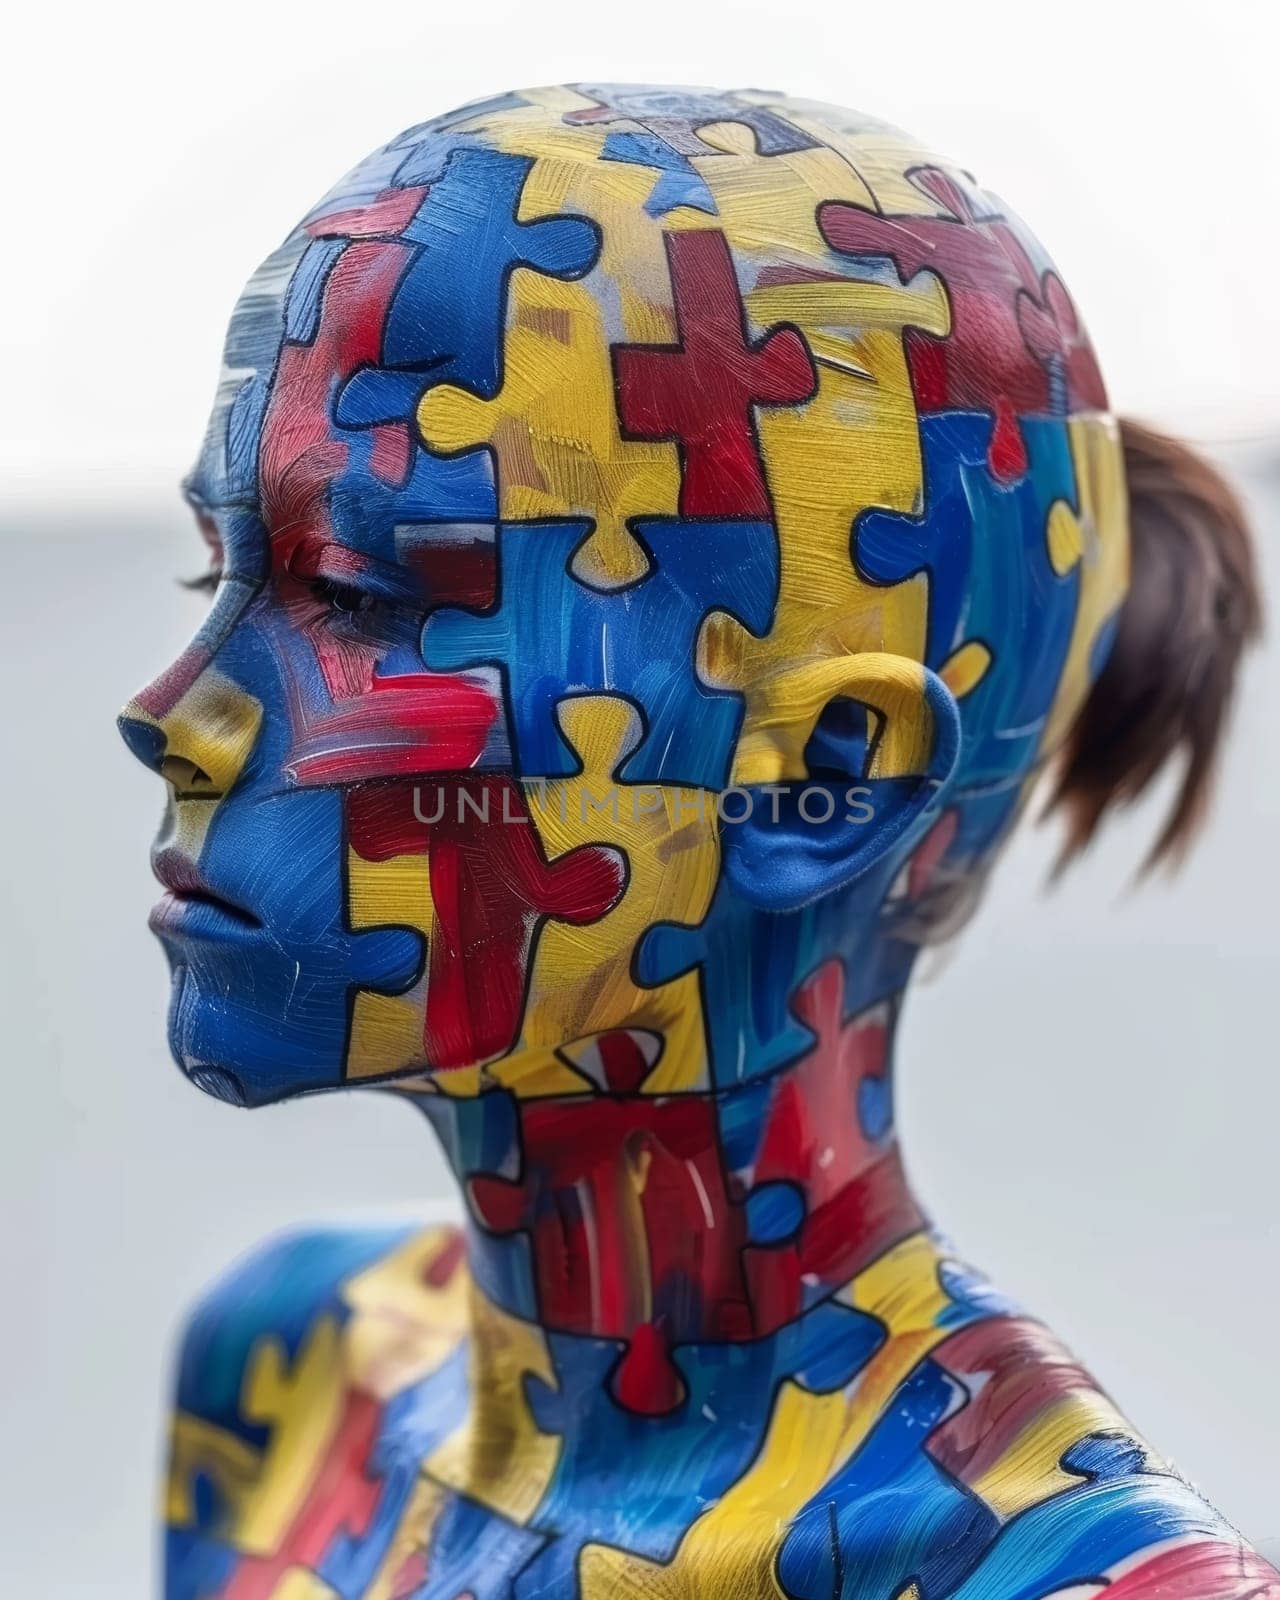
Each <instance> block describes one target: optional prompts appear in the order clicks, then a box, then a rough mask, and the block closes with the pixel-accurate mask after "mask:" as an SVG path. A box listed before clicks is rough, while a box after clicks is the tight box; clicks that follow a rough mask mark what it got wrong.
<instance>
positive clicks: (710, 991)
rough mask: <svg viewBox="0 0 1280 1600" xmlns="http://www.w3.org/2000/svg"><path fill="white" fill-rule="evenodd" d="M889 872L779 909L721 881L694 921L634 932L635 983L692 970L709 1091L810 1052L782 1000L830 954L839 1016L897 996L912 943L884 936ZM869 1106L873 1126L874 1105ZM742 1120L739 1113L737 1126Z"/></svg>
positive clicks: (913, 951) (880, 869) (891, 864)
mask: <svg viewBox="0 0 1280 1600" xmlns="http://www.w3.org/2000/svg"><path fill="white" fill-rule="evenodd" d="M897 871H898V864H897V862H896V860H895V858H894V857H892V856H889V857H888V858H887V859H886V860H885V862H884V863H882V864H880V865H877V866H875V867H873V868H872V869H871V870H870V871H868V872H867V873H866V874H865V875H864V876H863V877H861V878H859V879H858V880H857V881H856V882H854V883H853V884H851V885H849V887H848V888H846V889H843V890H840V891H838V892H837V893H835V894H832V895H829V896H828V897H827V898H826V899H824V900H818V901H815V902H813V903H812V904H810V905H807V906H804V907H803V908H802V909H801V910H800V911H798V912H794V913H785V914H783V913H776V912H769V911H758V910H755V909H753V908H752V907H749V906H746V905H744V904H743V902H742V901H741V900H740V899H739V898H738V897H737V896H736V895H735V894H734V893H733V891H732V888H731V887H730V886H729V885H728V884H727V883H726V882H725V881H724V880H723V879H722V880H721V882H720V884H719V885H718V887H717V889H716V896H715V899H714V900H713V901H712V903H711V910H710V911H709V912H708V913H707V916H706V918H705V919H704V920H703V922H702V923H701V924H700V925H699V926H698V927H696V928H686V927H681V926H677V925H675V924H673V923H661V922H660V923H657V924H656V925H655V926H654V927H652V928H650V929H649V930H648V932H647V933H646V934H645V935H644V936H643V938H642V939H641V941H640V945H639V948H638V952H637V973H638V977H639V981H640V982H641V983H643V984H647V985H655V986H656V985H659V984H663V983H669V982H670V981H671V980H672V979H674V978H676V977H678V976H680V975H681V974H682V973H684V972H688V971H691V970H693V969H695V968H698V969H700V973H701V982H702V986H703V991H704V993H705V995H706V1003H705V1006H704V1013H705V1015H706V1018H707V1023H708V1027H709V1030H710V1046H711V1074H712V1081H713V1083H714V1085H715V1087H716V1088H717V1089H726V1088H732V1087H734V1086H736V1085H739V1084H743V1083H748V1082H750V1081H752V1080H753V1079H760V1078H764V1077H767V1076H768V1075H770V1074H771V1073H773V1072H776V1071H777V1070H778V1069H779V1068H781V1067H785V1066H786V1065H788V1063H790V1062H792V1061H794V1060H796V1058H797V1057H799V1056H801V1055H803V1054H804V1053H805V1052H806V1051H808V1050H810V1049H812V1048H813V1045H814V1043H815V1042H816V1041H815V1039H814V1036H813V1034H812V1032H811V1030H810V1029H808V1028H807V1027H805V1026H804V1025H803V1024H802V1023H801V1022H799V1021H798V1020H797V1018H796V1017H795V1015H794V1013H793V1012H792V1010H791V996H792V995H793V994H794V993H795V991H796V989H797V988H798V987H799V985H800V984H801V983H802V982H803V981H804V979H805V978H807V977H808V976H809V974H810V973H812V972H813V971H814V970H815V969H816V968H817V967H818V965H819V964H820V963H821V962H822V961H823V960H826V959H828V958H829V957H830V956H832V955H836V956H839V957H840V959H841V960H842V961H843V962H844V968H845V992H844V1009H845V1016H846V1018H848V1017H852V1016H855V1015H856V1014H857V1013H858V1012H860V1011H865V1010H866V1009H867V1007H868V1006H872V1005H875V1004H876V1003H877V1002H878V1001H880V1000H886V999H889V998H890V997H891V996H893V995H896V994H898V993H900V992H901V990H902V989H903V988H904V987H905V985H906V982H907V978H908V977H909V976H910V972H911V967H912V964H913V963H914V961H915V959H916V956H917V954H918V953H919V946H918V944H917V943H915V942H913V941H911V940H906V939H903V940H897V939H894V938H893V937H892V936H891V935H892V920H893V917H894V915H895V913H894V911H893V909H892V907H891V906H890V907H886V906H885V905H884V900H885V896H886V895H887V894H888V892H889V888H890V885H891V882H892V880H893V878H894V877H896V875H897ZM869 1111H870V1115H871V1120H872V1122H874V1121H875V1117H876V1112H875V1108H874V1107H869ZM749 1116H750V1114H749V1113H748V1112H746V1111H744V1112H743V1126H744V1128H745V1127H749V1125H750V1123H749ZM726 1137H728V1138H730V1139H732V1138H733V1137H734V1135H733V1131H732V1129H730V1130H727V1132H726ZM730 1164H731V1165H732V1162H731V1163H730Z"/></svg>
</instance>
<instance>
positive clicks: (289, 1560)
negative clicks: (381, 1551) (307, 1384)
mask: <svg viewBox="0 0 1280 1600" xmlns="http://www.w3.org/2000/svg"><path fill="white" fill-rule="evenodd" d="M381 1415H382V1407H381V1406H380V1405H379V1403H378V1401H377V1400H375V1399H374V1398H373V1396H372V1395H368V1394H363V1393H361V1392H359V1391H358V1390H354V1389H350V1390H348V1391H347V1395H346V1399H345V1401H344V1403H343V1411H342V1419H341V1421H340V1423H339V1425H338V1430H337V1432H336V1433H335V1435H334V1437H333V1440H332V1441H331V1443H330V1445H329V1448H328V1451H327V1452H326V1454H325V1457H324V1460H323V1461H322V1462H321V1464H320V1470H319V1472H318V1473H317V1474H316V1477H315V1480H314V1482H313V1483H312V1484H311V1487H310V1488H309V1489H308V1490H307V1496H306V1499H305V1500H304V1501H303V1503H302V1505H301V1506H300V1507H299V1508H298V1512H297V1515H296V1516H295V1517H294V1519H293V1521H292V1523H291V1524H290V1526H289V1528H288V1531H287V1532H286V1533H285V1535H284V1538H283V1539H282V1540H281V1542H280V1547H279V1549H278V1550H275V1551H273V1552H272V1553H271V1555H269V1556H244V1557H242V1558H241V1560H240V1562H239V1564H238V1565H237V1567H236V1569H235V1571H234V1573H233V1574H232V1575H231V1578H230V1580H229V1581H228V1583H227V1585H226V1587H225V1588H224V1589H222V1590H221V1596H222V1600H270V1597H271V1596H272V1595H273V1594H275V1593H276V1585H277V1584H278V1583H279V1581H280V1579H281V1578H282V1577H283V1576H284V1574H285V1573H286V1572H287V1571H288V1570H289V1568H290V1567H295V1566H297V1567H304V1568H312V1569H314V1568H315V1567H317V1566H319V1564H320V1562H321V1560H322V1559H323V1557H324V1554H325V1552H326V1551H327V1550H328V1548H329V1546H330V1545H331V1544H332V1542H333V1540H334V1539H335V1538H336V1537H337V1536H338V1535H339V1534H340V1533H345V1534H347V1535H348V1536H349V1537H351V1538H355V1539H358V1538H359V1537H360V1536H361V1535H362V1534H365V1533H367V1532H368V1530H369V1525H370V1523H371V1522H372V1520H373V1514H374V1511H375V1510H376V1509H377V1504H378V1495H379V1493H380V1486H379V1484H378V1483H376V1482H375V1481H374V1480H373V1479H371V1478H370V1477H368V1476H367V1467H368V1462H369V1455H370V1452H371V1451H372V1449H373V1445H374V1441H375V1440H376V1438H377V1435H378V1424H379V1421H380V1419H381Z"/></svg>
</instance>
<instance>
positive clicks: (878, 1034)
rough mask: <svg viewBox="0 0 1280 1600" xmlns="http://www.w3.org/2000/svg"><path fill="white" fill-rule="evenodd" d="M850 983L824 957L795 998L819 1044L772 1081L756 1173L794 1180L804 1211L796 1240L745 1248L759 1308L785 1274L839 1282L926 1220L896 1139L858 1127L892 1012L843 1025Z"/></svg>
mask: <svg viewBox="0 0 1280 1600" xmlns="http://www.w3.org/2000/svg"><path fill="white" fill-rule="evenodd" d="M844 985H845V974H844V964H843V963H842V962H841V961H839V960H838V959H837V960H833V961H828V962H825V963H824V964H823V965H822V966H821V967H819V968H818V970H817V971H816V972H815V973H814V974H813V975H812V976H811V977H810V978H809V979H807V980H806V982H805V983H804V984H803V985H802V987H801V988H800V990H799V991H798V993H797V995H796V997H795V1000H794V1001H793V1009H794V1011H795V1014H796V1016H797V1017H799V1019H800V1020H801V1021H802V1022H803V1023H804V1024H805V1025H806V1026H807V1027H809V1028H810V1029H812V1031H813V1032H814V1033H815V1034H816V1035H817V1043H816V1044H815V1045H814V1047H813V1049H812V1050H811V1051H809V1053H808V1054H807V1055H805V1056H803V1057H802V1058H801V1059H800V1060H799V1061H798V1062H796V1064H795V1065H794V1066H791V1067H788V1068H787V1069H786V1070H785V1071H784V1072H782V1073H780V1074H779V1075H778V1077H777V1079H776V1080H775V1083H774V1087H773V1093H772V1096H771V1099H770V1103H769V1107H768V1110H767V1111H766V1113H765V1118H764V1131H763V1135H762V1138H761V1142H760V1147H759V1152H758V1154H757V1157H756V1161H755V1164H754V1167H753V1169H752V1180H753V1183H754V1184H755V1185H760V1184H765V1183H773V1182H777V1181H786V1182H790V1183H793V1184H795V1185H796V1187H797V1188H798V1189H800V1191H801V1192H802V1193H803V1195H804V1198H805V1214H804V1220H803V1222H802V1223H801V1225H800V1230H799V1233H798V1234H797V1236H796V1238H795V1240H794V1242H792V1243H790V1244H786V1245H782V1246H757V1245H753V1246H751V1247H750V1249H748V1251H747V1263H746V1265H747V1272H748V1277H749V1280H750V1285H751V1292H752V1304H753V1306H755V1307H756V1310H757V1315H759V1314H760V1312H761V1310H762V1308H763V1306H764V1305H765V1304H767V1303H768V1301H769V1300H770V1299H771V1298H772V1297H773V1296H776V1295H778V1294H779V1293H785V1286H786V1284H787V1283H788V1280H793V1281H794V1282H796V1283H797V1284H798V1283H800V1282H802V1281H807V1282H809V1283H810V1284H812V1283H814V1282H815V1280H816V1281H817V1282H818V1283H820V1284H822V1285H823V1286H825V1287H827V1288H829V1289H835V1288H838V1287H839V1286H840V1285H841V1284H843V1283H846V1282H847V1281H848V1280H849V1279H850V1278H852V1277H853V1276H854V1274H855V1273H857V1272H860V1271H861V1270H862V1268H863V1267H865V1266H867V1265H868V1264H869V1263H870V1262H871V1261H873V1260H875V1258H876V1257H877V1256H878V1255H880V1254H881V1252H882V1251H884V1250H887V1249H888V1248H889V1247H890V1246H891V1245H892V1244H894V1243H896V1242H897V1241H898V1240H899V1239H902V1238H905V1237H906V1235H907V1234H909V1233H912V1232H914V1231H915V1230H916V1229H917V1228H920V1227H922V1226H923V1224H924V1217H923V1214H922V1213H921V1211H920V1210H919V1208H918V1207H917V1205H916V1203H915V1201H914V1200H913V1199H912V1197H911V1194H910V1192H909V1190H908V1189H907V1185H906V1180H905V1178H904V1177H903V1172H902V1163H901V1159H900V1156H899V1154H898V1147H897V1143H896V1141H895V1140H893V1139H892V1138H889V1139H887V1140H884V1141H878V1140H875V1139H871V1138H869V1137H868V1136H867V1135H866V1133H865V1132H864V1131H863V1127H862V1120H861V1116H862V1110H861V1105H862V1099H863V1085H864V1084H865V1083H866V1082H867V1081H868V1080H869V1079H875V1078H879V1077H881V1075H882V1074H883V1073H884V1071H885V1065H886V1058H887V1050H888V1043H889V1031H888V1014H887V1010H886V1009H885V1008H884V1007H877V1008H875V1009H874V1010H872V1011H871V1012H868V1013H865V1014H863V1015H861V1016H856V1017H853V1018H852V1019H850V1020H849V1021H848V1022H846V1021H845V1019H844ZM797 1309H798V1308H797ZM791 1314H792V1315H794V1314H795V1313H794V1311H793V1312H792V1313H791Z"/></svg>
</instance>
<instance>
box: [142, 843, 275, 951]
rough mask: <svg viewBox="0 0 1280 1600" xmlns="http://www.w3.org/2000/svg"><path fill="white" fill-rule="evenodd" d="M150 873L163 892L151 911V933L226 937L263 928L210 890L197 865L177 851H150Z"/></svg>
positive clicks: (243, 908)
mask: <svg viewBox="0 0 1280 1600" xmlns="http://www.w3.org/2000/svg"><path fill="white" fill-rule="evenodd" d="M151 870H152V871H153V872H154V873H155V875H156V877H157V879H158V880H159V881H160V883H161V884H162V885H163V887H164V889H165V891H166V892H165V893H164V894H163V895H161V897H160V899H159V900H158V901H157V902H156V904H155V906H154V907H153V908H152V911H151V916H150V918H149V922H150V926H151V929H152V932H153V933H158V934H167V933H174V934H179V933H180V934H186V935H195V936H199V935H201V934H203V935H208V936H218V935H222V936H224V937H225V936H226V935H228V934H236V933H238V934H245V933H250V932H255V931H257V930H258V929H260V928H261V927H262V921H261V919H260V918H259V917H256V916H254V914H253V913H252V912H251V911H248V910H246V909H245V907H244V906H240V905H237V904H236V903H235V901H234V900H228V899H227V898H226V897H225V896H224V895H221V894H219V893H218V892H217V890H215V889H214V888H212V887H211V885H210V884H209V882H208V880H207V879H206V878H205V876H204V874H203V873H202V872H201V871H200V869H199V867H198V866H197V865H196V863H195V862H194V861H192V860H191V858H190V856H187V855H184V854H183V853H182V852H181V851H180V850H174V849H172V848H168V849H163V850H156V851H153V852H152V856H151Z"/></svg>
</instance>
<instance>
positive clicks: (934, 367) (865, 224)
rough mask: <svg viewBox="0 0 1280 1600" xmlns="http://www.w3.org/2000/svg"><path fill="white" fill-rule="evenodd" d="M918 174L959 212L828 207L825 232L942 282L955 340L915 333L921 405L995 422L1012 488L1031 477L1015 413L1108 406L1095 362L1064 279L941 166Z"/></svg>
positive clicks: (1000, 459) (831, 239)
mask: <svg viewBox="0 0 1280 1600" xmlns="http://www.w3.org/2000/svg"><path fill="white" fill-rule="evenodd" d="M912 176H913V181H914V182H915V183H916V185H917V186H918V187H919V188H921V189H922V190H924V191H925V193H926V194H928V195H930V196H931V197H932V198H933V199H935V200H938V201H940V202H941V203H942V204H943V205H944V206H945V207H946V208H947V210H948V211H949V212H950V213H951V215H950V216H947V217H917V216H903V217H887V216H882V215H880V214H879V213H877V212H873V211H866V210H863V209H862V208H861V207H860V206H853V205H849V204H848V203H847V202H845V201H828V202H827V203H826V204H824V205H822V206H820V207H819V208H818V225H819V227H820V228H821V230H822V234H823V237H824V238H825V239H826V241H827V243H828V244H830V245H831V247H832V249H833V250H839V251H840V252H841V253H842V254H845V255H855V256H857V255H873V256H887V257H888V258H889V259H890V260H891V261H892V262H893V263H894V265H895V267H896V268H897V270H898V273H899V276H900V277H901V278H902V279H903V280H904V281H905V280H907V279H910V278H912V277H913V276H914V275H915V274H916V273H917V272H919V271H921V270H928V271H931V272H936V273H937V274H938V276H939V277H940V278H941V279H942V281H943V283H944V284H945V285H946V289H947V297H948V299H949V301H950V304H951V332H950V334H949V335H948V336H947V337H946V338H945V339H938V338H936V337H935V336H934V335H933V334H929V333H925V332H923V331H922V330H921V329H919V328H911V329H908V331H907V335H906V340H907V353H908V357H909V359H910V362H911V379H912V387H913V388H914V390H915V397H916V404H917V406H918V407H919V409H920V410H921V411H922V412H931V411H945V410H949V409H953V408H954V409H957V410H968V411H972V410H979V411H986V412H989V413H990V414H992V415H993V416H994V417H995V419H996V426H995V430H994V432H993V434H992V443H991V461H990V465H991V470H992V472H993V473H994V474H995V475H996V476H997V477H998V478H1001V479H1003V480H1004V481H1008V480H1009V479H1011V478H1015V477H1018V476H1020V475H1021V474H1022V473H1023V472H1025V471H1026V469H1027V456H1026V449H1025V446H1024V445H1023V442H1022V437H1021V434H1020V433H1019V431H1018V428H1017V424H1016V421H1015V418H1016V417H1017V416H1028V415H1046V414H1049V415H1052V414H1061V413H1063V412H1066V413H1072V412H1075V411H1079V410H1089V411H1104V410H1105V409H1106V406H1107V395H1106V390H1105V388H1104V387H1103V383H1102V377H1101V374H1100V372H1099V370H1098V363H1097V359H1096V357H1095V356H1094V353H1093V347H1092V345H1091V344H1090V343H1089V336H1088V334H1087V333H1086V332H1085V330H1084V326H1083V324H1082V323H1081V321H1080V319H1079V316H1078V315H1077V313H1076V310H1075V307H1074V305H1073V304H1072V302H1071V299H1070V297H1069V295H1068V294H1067V291H1066V289H1065V288H1064V287H1063V285H1062V281H1061V279H1060V278H1059V277H1058V276H1057V274H1056V273H1054V272H1052V271H1046V272H1044V273H1042V274H1041V273H1037V271H1036V268H1035V266H1034V264H1033V262H1032V260H1031V258H1030V256H1029V255H1028V254H1027V250H1026V247H1025V246H1024V245H1023V243H1022V240H1021V239H1020V238H1019V237H1018V235H1017V233H1016V232H1015V231H1014V229H1013V228H1012V227H1011V226H1010V225H1009V223H1008V222H1007V221H1005V219H1004V218H1002V217H997V216H980V215H978V214H977V212H976V211H975V209H974V203H973V199H972V197H971V196H970V195H969V194H968V193H967V192H966V191H965V190H964V189H963V188H962V187H961V186H960V185H959V184H958V183H957V182H956V181H955V180H954V179H953V178H950V177H948V176H947V175H946V174H945V173H942V172H939V171H938V170H937V169H935V168H924V169H922V170H921V171H919V172H916V173H914V174H913V175H912Z"/></svg>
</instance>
